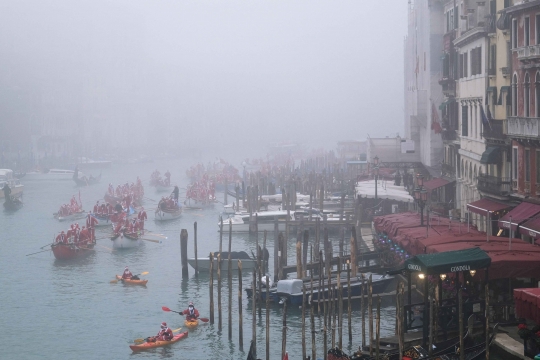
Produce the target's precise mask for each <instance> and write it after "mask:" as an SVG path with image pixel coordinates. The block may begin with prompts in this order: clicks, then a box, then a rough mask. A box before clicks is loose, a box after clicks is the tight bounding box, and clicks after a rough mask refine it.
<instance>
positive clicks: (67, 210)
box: [58, 195, 82, 216]
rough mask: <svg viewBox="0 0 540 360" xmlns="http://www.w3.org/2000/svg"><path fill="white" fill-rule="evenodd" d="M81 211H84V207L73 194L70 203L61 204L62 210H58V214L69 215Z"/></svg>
mask: <svg viewBox="0 0 540 360" xmlns="http://www.w3.org/2000/svg"><path fill="white" fill-rule="evenodd" d="M80 211H82V207H81V205H79V203H78V202H77V199H75V195H73V197H72V198H71V200H70V201H69V204H63V205H62V206H60V210H58V216H69V215H71V214H75V213H78V212H80Z"/></svg>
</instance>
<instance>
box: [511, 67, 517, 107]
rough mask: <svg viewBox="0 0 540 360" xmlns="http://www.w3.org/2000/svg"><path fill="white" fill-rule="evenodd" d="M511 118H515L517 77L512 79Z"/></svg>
mask: <svg viewBox="0 0 540 360" xmlns="http://www.w3.org/2000/svg"><path fill="white" fill-rule="evenodd" d="M512 116H517V75H516V74H514V76H513V77H512Z"/></svg>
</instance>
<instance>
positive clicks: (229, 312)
mask: <svg viewBox="0 0 540 360" xmlns="http://www.w3.org/2000/svg"><path fill="white" fill-rule="evenodd" d="M231 247H232V222H231V220H229V255H228V257H227V270H228V271H227V273H228V274H227V279H228V286H229V308H228V309H227V310H228V314H229V318H228V319H229V340H232V321H233V320H232V292H233V290H232V261H231ZM239 281H241V280H239Z"/></svg>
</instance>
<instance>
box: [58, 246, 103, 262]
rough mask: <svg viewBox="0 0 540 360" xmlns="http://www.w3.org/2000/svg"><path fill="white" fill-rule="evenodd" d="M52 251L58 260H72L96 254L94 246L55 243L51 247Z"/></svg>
mask: <svg viewBox="0 0 540 360" xmlns="http://www.w3.org/2000/svg"><path fill="white" fill-rule="evenodd" d="M51 250H52V252H53V254H54V257H55V258H57V259H58V260H72V259H77V258H81V257H85V256H88V255H90V254H92V253H93V252H94V244H93V243H89V244H88V243H83V244H65V243H54V244H52V245H51Z"/></svg>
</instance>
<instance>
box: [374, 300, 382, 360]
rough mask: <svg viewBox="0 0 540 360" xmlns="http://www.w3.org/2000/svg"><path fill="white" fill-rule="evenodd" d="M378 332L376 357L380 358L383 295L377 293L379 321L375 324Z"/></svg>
mask: <svg viewBox="0 0 540 360" xmlns="http://www.w3.org/2000/svg"><path fill="white" fill-rule="evenodd" d="M375 332H376V335H375V336H376V338H377V340H376V347H375V358H376V359H377V360H378V359H379V351H380V350H379V348H380V343H381V297H380V296H379V295H377V323H376V326H375Z"/></svg>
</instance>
